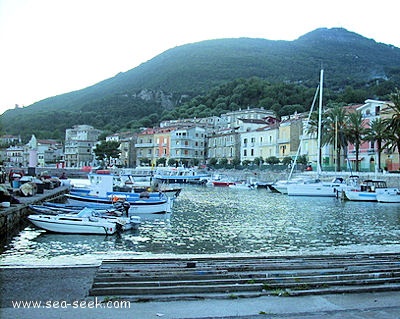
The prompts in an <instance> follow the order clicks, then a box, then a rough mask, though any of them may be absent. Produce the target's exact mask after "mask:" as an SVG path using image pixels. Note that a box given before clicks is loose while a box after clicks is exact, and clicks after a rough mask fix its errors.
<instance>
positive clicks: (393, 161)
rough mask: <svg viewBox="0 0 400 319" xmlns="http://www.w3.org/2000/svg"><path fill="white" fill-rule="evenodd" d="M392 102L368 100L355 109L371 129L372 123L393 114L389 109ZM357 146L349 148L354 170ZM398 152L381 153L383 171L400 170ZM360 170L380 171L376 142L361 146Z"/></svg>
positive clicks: (386, 150) (359, 156) (359, 155)
mask: <svg viewBox="0 0 400 319" xmlns="http://www.w3.org/2000/svg"><path fill="white" fill-rule="evenodd" d="M389 104H392V102H388V101H378V100H372V99H368V100H366V101H365V103H364V104H362V105H360V106H358V107H357V108H355V109H356V110H357V111H360V112H361V114H362V118H363V126H364V127H370V123H371V122H372V121H374V120H376V119H379V118H382V119H384V118H389V117H391V115H392V114H393V110H392V109H391V108H390V107H389ZM355 153H356V151H355V146H354V145H352V144H350V145H349V146H348V159H349V161H350V162H351V163H352V168H353V169H355V161H356V154H355ZM397 154H398V151H397V150H396V152H393V150H390V149H388V148H385V149H384V150H382V153H381V169H384V168H386V170H389V171H392V170H398V169H399V164H398V155H397ZM358 161H359V170H360V171H371V172H374V171H378V169H379V168H378V150H377V145H376V141H367V142H363V143H361V145H360V149H359V154H358Z"/></svg>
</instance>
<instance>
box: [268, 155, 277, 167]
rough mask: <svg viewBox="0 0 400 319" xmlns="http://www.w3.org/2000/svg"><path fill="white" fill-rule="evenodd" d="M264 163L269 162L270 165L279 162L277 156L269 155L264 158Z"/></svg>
mask: <svg viewBox="0 0 400 319" xmlns="http://www.w3.org/2000/svg"><path fill="white" fill-rule="evenodd" d="M265 163H267V164H270V165H275V164H279V158H277V157H276V156H270V157H267V158H266V159H265Z"/></svg>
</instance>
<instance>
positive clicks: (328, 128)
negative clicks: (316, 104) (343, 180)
mask: <svg viewBox="0 0 400 319" xmlns="http://www.w3.org/2000/svg"><path fill="white" fill-rule="evenodd" d="M322 126H323V129H322V145H335V151H336V171H340V162H341V161H340V157H341V152H342V150H344V151H345V150H346V148H347V141H348V137H347V135H346V127H347V111H346V109H345V108H344V107H343V106H341V105H340V104H334V105H333V106H332V107H331V108H329V109H328V110H327V111H326V112H325V113H324V119H323V122H322Z"/></svg>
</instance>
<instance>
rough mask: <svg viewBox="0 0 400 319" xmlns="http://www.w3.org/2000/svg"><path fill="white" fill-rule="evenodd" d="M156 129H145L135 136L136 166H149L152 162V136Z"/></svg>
mask: <svg viewBox="0 0 400 319" xmlns="http://www.w3.org/2000/svg"><path fill="white" fill-rule="evenodd" d="M156 130H157V129H156V128H146V129H144V130H142V131H141V132H140V133H138V135H137V140H136V143H135V149H136V166H149V165H151V163H153V162H154V134H155V132H156Z"/></svg>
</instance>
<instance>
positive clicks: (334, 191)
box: [287, 69, 346, 197]
mask: <svg viewBox="0 0 400 319" xmlns="http://www.w3.org/2000/svg"><path fill="white" fill-rule="evenodd" d="M323 80H324V70H323V69H321V73H320V84H319V107H318V132H317V150H318V155H317V178H316V179H313V180H305V181H301V182H298V183H288V184H287V194H288V195H289V196H322V197H337V196H338V194H339V193H340V192H341V191H342V189H343V188H344V187H345V186H346V183H345V181H344V179H342V178H335V179H334V180H332V181H331V182H324V181H321V180H320V179H319V176H320V174H321V161H320V154H319V151H320V149H321V130H322V96H323Z"/></svg>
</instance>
